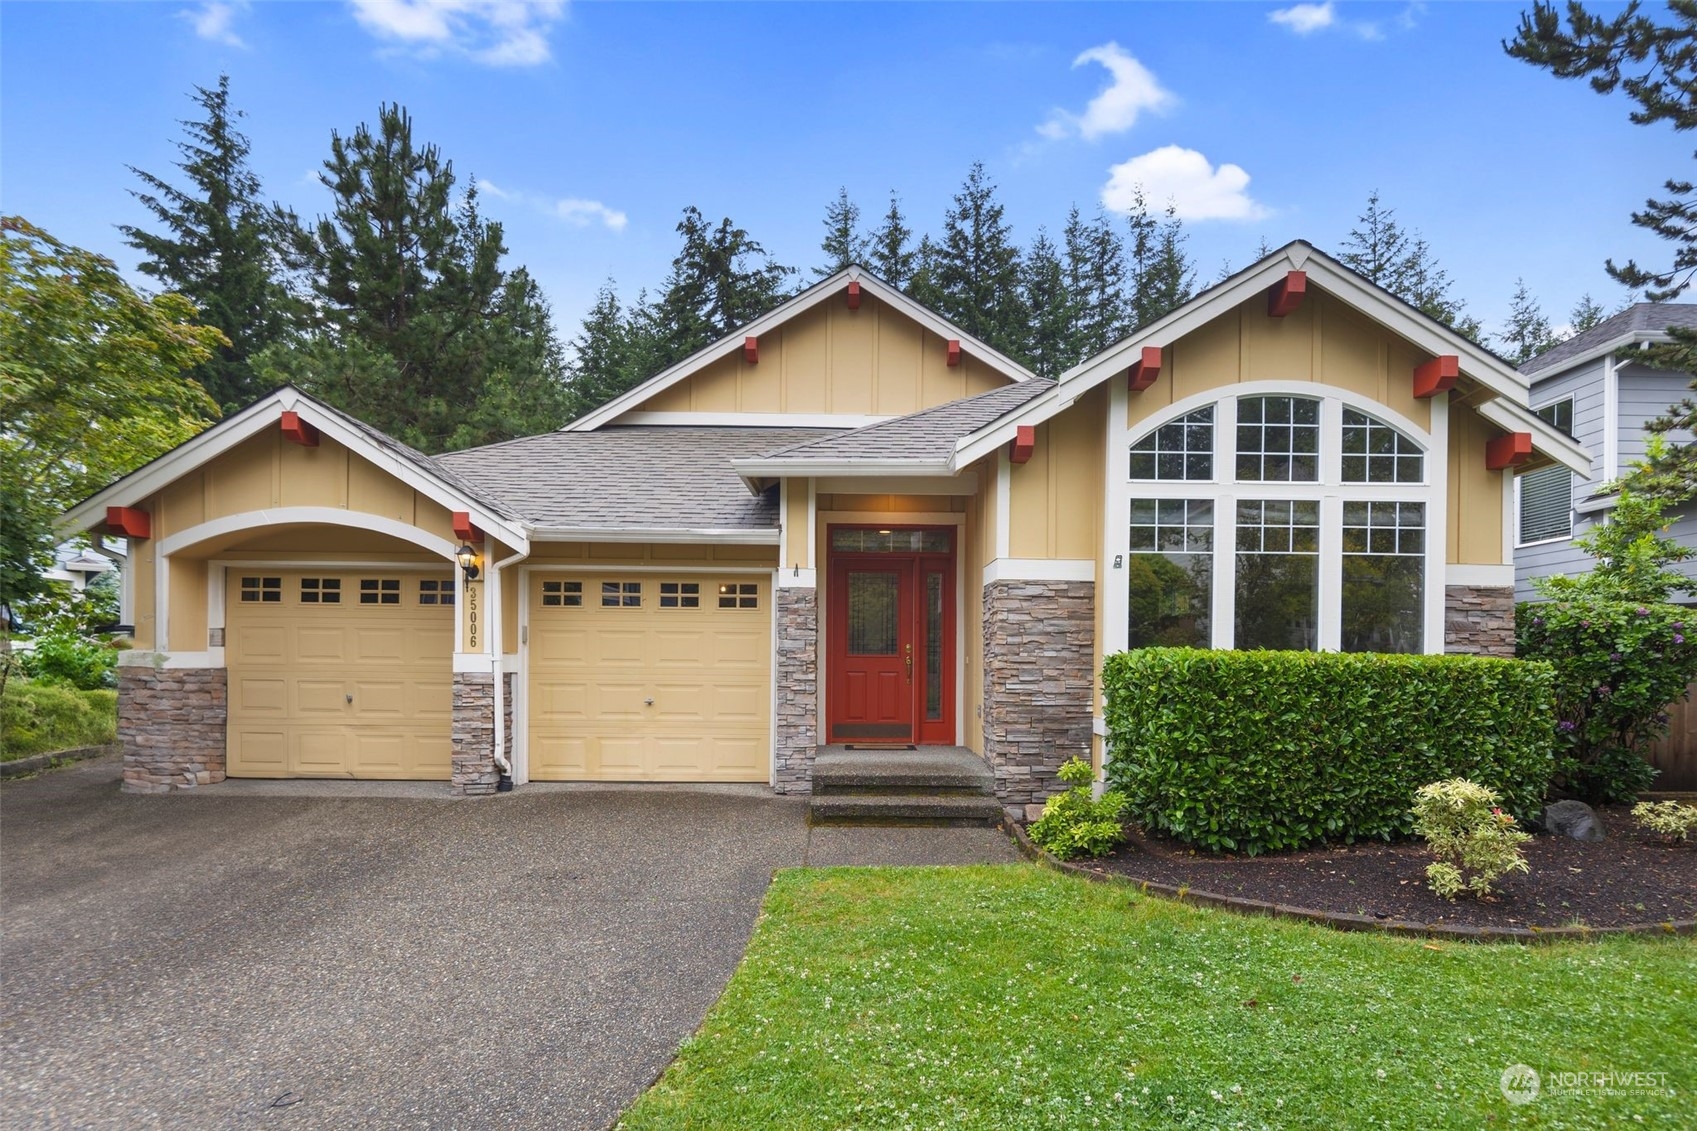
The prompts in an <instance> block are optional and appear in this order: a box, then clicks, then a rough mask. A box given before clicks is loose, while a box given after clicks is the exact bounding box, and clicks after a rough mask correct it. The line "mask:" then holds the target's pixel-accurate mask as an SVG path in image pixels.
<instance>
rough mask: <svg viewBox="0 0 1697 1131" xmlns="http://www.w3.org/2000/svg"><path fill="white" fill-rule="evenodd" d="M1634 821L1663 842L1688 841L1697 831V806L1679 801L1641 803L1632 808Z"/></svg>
mask: <svg viewBox="0 0 1697 1131" xmlns="http://www.w3.org/2000/svg"><path fill="white" fill-rule="evenodd" d="M1632 819H1633V820H1634V821H1637V822H1638V825H1639V827H1640V828H1643V829H1645V830H1647V831H1649V832H1653V833H1655V834H1656V835H1657V836H1659V837H1661V838H1662V839H1663V840H1668V841H1686V840H1690V839H1691V831H1692V830H1693V829H1697V805H1682V804H1681V803H1680V802H1678V801H1640V802H1639V803H1638V804H1636V805H1634V806H1633V807H1632Z"/></svg>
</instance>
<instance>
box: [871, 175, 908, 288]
mask: <svg viewBox="0 0 1697 1131" xmlns="http://www.w3.org/2000/svg"><path fill="white" fill-rule="evenodd" d="M912 240H913V232H912V230H911V229H909V228H908V226H907V222H906V221H905V220H903V219H902V208H901V200H900V199H899V198H898V197H897V196H896V194H895V193H894V192H892V193H890V210H889V211H888V212H886V213H885V214H884V222H883V223H882V224H880V225H879V226H878V230H877V231H875V232H873V233H872V235H871V237H870V239H869V240H868V241H867V248H866V255H867V259H868V260H869V261H870V266H871V267H872V270H873V272H874V273H875V274H876V275H877V276H878V277H879V278H880V279H882V280H884V281H885V282H886V283H888V284H890V286H892V287H898V288H901V289H903V290H906V289H907V287H908V284H909V283H910V282H911V281H912V279H913V272H914V269H915V267H916V266H917V262H916V261H917V258H918V253H917V252H916V251H915V250H914V248H913V247H912V246H911V243H912Z"/></svg>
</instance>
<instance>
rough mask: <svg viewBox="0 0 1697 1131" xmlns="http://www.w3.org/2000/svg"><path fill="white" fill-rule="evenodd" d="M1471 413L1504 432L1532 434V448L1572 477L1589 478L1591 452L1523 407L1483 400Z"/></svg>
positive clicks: (1498, 401) (1505, 402)
mask: <svg viewBox="0 0 1697 1131" xmlns="http://www.w3.org/2000/svg"><path fill="white" fill-rule="evenodd" d="M1473 411H1474V412H1476V413H1478V414H1479V415H1480V416H1481V417H1483V418H1484V419H1486V420H1488V421H1490V422H1491V423H1492V424H1495V425H1496V426H1497V427H1498V428H1501V429H1502V430H1503V431H1505V432H1530V433H1532V447H1533V449H1534V450H1536V451H1540V452H1542V453H1544V454H1545V455H1547V456H1549V457H1550V458H1551V459H1553V460H1555V461H1556V462H1557V463H1559V464H1561V465H1562V466H1563V467H1565V468H1567V469H1568V470H1569V471H1571V472H1573V473H1574V474H1575V475H1579V476H1581V477H1584V478H1587V479H1588V478H1590V476H1591V453H1590V452H1589V451H1587V450H1586V449H1585V447H1584V445H1582V444H1580V443H1579V441H1577V440H1575V439H1574V438H1573V437H1571V436H1569V435H1568V434H1567V433H1566V432H1563V431H1562V430H1561V429H1559V428H1557V427H1556V426H1555V425H1553V424H1550V423H1549V422H1548V421H1546V420H1544V419H1543V418H1542V417H1541V416H1539V415H1538V414H1537V413H1535V412H1533V411H1532V410H1531V409H1529V408H1527V407H1525V406H1524V405H1515V404H1509V403H1508V402H1507V401H1500V400H1496V401H1485V402H1484V403H1482V404H1476V405H1474V406H1473Z"/></svg>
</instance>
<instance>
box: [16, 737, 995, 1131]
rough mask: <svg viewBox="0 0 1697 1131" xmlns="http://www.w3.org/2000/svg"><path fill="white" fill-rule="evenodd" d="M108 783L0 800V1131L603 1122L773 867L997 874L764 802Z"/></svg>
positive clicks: (699, 1001)
mask: <svg viewBox="0 0 1697 1131" xmlns="http://www.w3.org/2000/svg"><path fill="white" fill-rule="evenodd" d="M117 779H118V764H117V762H116V761H115V760H111V759H108V760H105V761H101V762H93V763H85V764H83V765H80V766H76V767H73V768H71V769H67V770H61V771H58V772H56V773H51V774H48V775H45V776H43V777H40V778H36V779H33V780H25V781H19V782H12V783H7V784H5V785H4V786H0V916H3V922H0V994H3V1001H0V1005H3V1011H0V1122H3V1123H4V1124H5V1126H7V1127H46V1126H54V1127H59V1126H77V1127H84V1126H108V1127H126V1128H130V1127H150V1126H158V1127H196V1128H199V1127H223V1126H243V1127H248V1126H254V1127H263V1126H276V1127H289V1128H303V1127H314V1128H317V1127H336V1128H345V1127H395V1126H413V1127H425V1126H429V1127H468V1128H469V1127H494V1126H502V1127H538V1128H544V1127H545V1128H578V1127H604V1126H606V1125H607V1124H609V1123H610V1122H611V1121H612V1120H613V1119H614V1118H615V1117H616V1116H617V1114H618V1112H619V1111H620V1110H621V1109H622V1108H623V1107H624V1106H625V1105H626V1104H628V1103H629V1102H630V1100H631V1099H633V1098H634V1097H635V1096H636V1095H637V1094H638V1093H639V1092H640V1091H641V1090H642V1089H643V1088H645V1087H646V1086H647V1085H648V1084H649V1082H651V1081H652V1080H653V1078H654V1077H655V1075H656V1074H657V1073H658V1072H659V1071H660V1070H661V1069H662V1068H663V1067H664V1066H665V1065H666V1063H667V1062H668V1061H669V1060H670V1059H671V1056H672V1054H673V1053H674V1052H675V1051H676V1049H677V1046H678V1043H679V1042H680V1041H681V1040H682V1039H683V1038H684V1037H686V1036H687V1035H688V1034H689V1033H690V1032H692V1031H693V1030H694V1029H695V1027H696V1026H697V1025H698V1024H699V1023H700V1021H701V1018H702V1016H703V1015H704V1014H705V1012H706V1011H707V1009H708V1007H709V1006H710V1005H711V1004H712V1003H713V1001H714V1000H715V999H716V998H717V997H718V995H719V993H720V991H721V990H722V989H723V987H724V984H725V981H726V979H727V978H729V977H730V974H731V971H732V969H733V968H734V967H735V965H736V963H737V960H738V958H739V957H740V956H741V954H742V951H743V949H744V947H745V946H746V945H747V942H748V937H749V933H750V931H751V930H752V928H753V925H754V919H755V916H756V913H757V912H758V909H759V904H760V900H761V897H762V895H763V894H764V892H765V890H766V885H767V882H768V880H769V879H770V878H771V874H772V871H773V870H774V869H775V868H780V867H787V866H792V865H801V864H813V865H824V864H839V863H892V864H895V863H956V862H961V863H964V862H968V861H975V860H986V861H992V860H1011V859H1014V853H1013V851H1012V849H1011V846H1010V845H1009V844H1008V842H1007V841H1006V840H1005V838H1002V837H1001V835H1000V834H999V833H995V832H991V831H987V830H952V829H950V830H931V829H924V830H892V829H868V830H858V829H856V830H811V831H810V830H809V829H808V828H807V825H806V821H805V816H806V807H805V805H804V804H803V803H801V802H799V801H796V800H791V799H780V798H776V797H773V796H771V795H770V794H768V793H767V792H766V791H765V790H760V789H738V788H733V789H723V788H721V789H685V788H675V789H669V788H646V789H623V790H587V789H568V790H556V791H546V792H544V791H537V792H532V793H529V794H526V793H524V792H520V793H516V794H512V795H508V796H505V797H497V798H490V799H472V800H451V799H446V798H442V797H439V796H435V795H434V789H433V787H426V788H423V789H415V790H414V792H415V793H419V794H422V795H420V796H373V795H370V794H371V793H373V792H380V791H372V790H367V789H366V788H365V787H362V786H354V785H349V786H346V787H333V788H326V787H324V786H317V787H316V788H296V789H294V790H291V789H290V788H289V786H288V783H277V785H276V786H275V787H271V788H259V789H255V788H253V786H252V784H251V783H231V786H232V788H230V789H228V790H222V791H221V787H217V786H214V787H209V788H205V789H202V790H200V791H197V792H195V793H190V794H180V795H173V796H167V797H136V796H130V795H125V794H121V793H119V792H118V789H117ZM390 792H394V791H390ZM400 792H403V793H404V792H406V791H405V790H402V791H400ZM350 794H358V795H357V796H350Z"/></svg>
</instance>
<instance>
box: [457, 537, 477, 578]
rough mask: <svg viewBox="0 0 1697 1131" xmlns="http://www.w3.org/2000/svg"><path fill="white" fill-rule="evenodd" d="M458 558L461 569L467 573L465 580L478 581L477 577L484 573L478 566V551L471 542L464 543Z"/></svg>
mask: <svg viewBox="0 0 1697 1131" xmlns="http://www.w3.org/2000/svg"><path fill="white" fill-rule="evenodd" d="M457 556H458V557H459V559H460V569H462V570H464V571H465V579H466V580H467V581H476V580H477V575H478V574H480V573H482V572H483V570H482V569H481V567H480V566H479V564H478V559H477V550H476V549H475V548H474V547H473V546H472V544H471V543H470V542H462V543H461V544H460V548H459V551H458V555H457Z"/></svg>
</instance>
